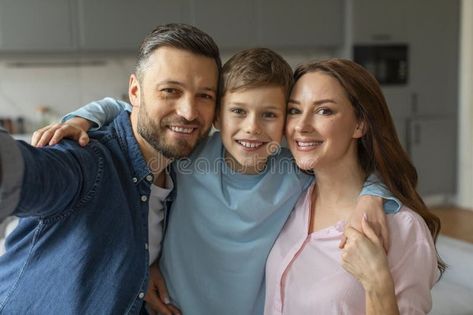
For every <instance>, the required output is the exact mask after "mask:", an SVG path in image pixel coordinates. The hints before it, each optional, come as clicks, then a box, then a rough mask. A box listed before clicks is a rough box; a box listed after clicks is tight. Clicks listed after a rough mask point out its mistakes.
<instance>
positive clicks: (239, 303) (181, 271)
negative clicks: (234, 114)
mask: <svg viewBox="0 0 473 315" xmlns="http://www.w3.org/2000/svg"><path fill="white" fill-rule="evenodd" d="M87 106H88V107H86V108H83V109H80V110H79V111H76V112H74V113H71V114H70V115H68V116H66V118H69V117H71V116H73V115H76V116H81V117H84V118H87V119H89V120H91V121H94V122H95V123H96V124H97V125H98V126H101V124H102V123H103V122H106V121H108V120H110V119H111V118H112V117H113V116H114V115H116V113H117V112H118V111H119V110H122V109H123V108H125V109H128V110H129V108H130V107H129V105H128V104H126V103H124V102H119V101H116V100H113V99H110V98H107V99H104V100H101V101H99V102H94V103H91V104H89V105H87ZM223 157H224V148H223V145H222V142H221V139H220V134H219V133H215V134H214V135H212V136H211V137H209V138H208V139H207V141H206V142H205V143H203V144H201V145H200V146H199V147H198V148H196V150H194V152H193V153H192V155H191V156H190V157H189V158H187V159H183V160H181V161H178V162H176V163H174V165H173V171H174V174H175V181H176V183H175V184H176V185H175V187H176V191H175V199H174V202H173V204H172V207H171V210H170V212H169V214H168V225H167V230H166V235H165V238H164V244H163V253H162V257H161V262H160V265H161V271H162V273H163V275H164V277H165V279H166V285H167V287H168V290H169V293H170V296H171V299H172V301H173V302H174V303H175V304H176V305H177V306H178V307H179V308H180V309H181V310H182V311H183V313H184V314H191V315H213V314H225V315H233V314H235V315H237V314H238V315H241V314H245V315H246V314H248V315H250V314H254V315H259V314H263V306H264V305H263V304H264V294H265V288H264V270H265V263H266V258H267V256H268V254H269V251H270V250H271V247H272V245H273V243H274V241H275V240H276V238H277V236H278V234H279V232H280V230H281V229H282V227H283V225H284V223H285V222H286V219H287V217H288V216H289V214H290V212H291V210H292V209H293V207H294V205H295V203H296V201H297V200H298V198H299V196H300V194H301V193H302V192H303V191H304V190H305V189H306V188H307V187H308V186H309V184H310V183H311V181H312V180H313V177H312V176H309V175H307V174H305V173H303V172H302V171H300V170H299V169H298V168H297V167H296V166H295V164H294V163H293V161H292V156H291V154H290V152H289V151H288V150H287V149H284V148H283V149H282V150H281V152H280V153H279V154H277V155H274V156H271V157H270V158H269V160H268V164H267V167H266V169H265V171H264V172H263V173H261V174H258V175H244V174H240V173H235V172H234V171H232V170H231V169H230V168H228V166H227V165H226V164H225V163H224V160H223ZM362 194H370V195H378V196H382V197H383V198H385V199H389V202H386V203H385V211H386V212H396V211H397V210H398V209H399V206H400V204H399V202H398V201H397V200H395V199H394V198H393V197H392V196H391V194H390V193H389V192H388V191H386V190H385V188H384V187H383V186H382V185H380V184H378V183H374V184H373V183H370V184H369V185H366V184H365V187H364V189H363V191H362Z"/></svg>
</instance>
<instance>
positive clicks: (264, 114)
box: [262, 112, 277, 118]
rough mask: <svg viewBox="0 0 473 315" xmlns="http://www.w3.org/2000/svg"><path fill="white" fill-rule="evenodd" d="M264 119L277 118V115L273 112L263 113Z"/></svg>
mask: <svg viewBox="0 0 473 315" xmlns="http://www.w3.org/2000/svg"><path fill="white" fill-rule="evenodd" d="M262 116H263V118H276V117H277V115H276V114H275V113H272V112H265V113H263V115H262Z"/></svg>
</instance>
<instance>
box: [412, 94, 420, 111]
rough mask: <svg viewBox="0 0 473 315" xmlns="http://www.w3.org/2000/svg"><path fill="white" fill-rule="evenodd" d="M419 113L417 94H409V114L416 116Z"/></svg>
mask: <svg viewBox="0 0 473 315" xmlns="http://www.w3.org/2000/svg"><path fill="white" fill-rule="evenodd" d="M418 111H419V96H418V95H417V93H412V94H411V113H412V114H413V115H417V113H418Z"/></svg>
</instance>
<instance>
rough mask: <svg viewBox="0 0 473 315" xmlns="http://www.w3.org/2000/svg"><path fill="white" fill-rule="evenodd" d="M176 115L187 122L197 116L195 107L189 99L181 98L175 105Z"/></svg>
mask: <svg viewBox="0 0 473 315" xmlns="http://www.w3.org/2000/svg"><path fill="white" fill-rule="evenodd" d="M176 113H177V115H179V116H181V117H183V118H185V119H186V120H187V121H193V120H195V119H196V118H197V116H198V110H197V105H196V104H195V102H194V100H193V99H192V98H191V97H188V98H183V99H182V100H181V101H180V102H179V104H178V105H177V108H176Z"/></svg>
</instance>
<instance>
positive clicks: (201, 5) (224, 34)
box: [191, 0, 257, 50]
mask: <svg viewBox="0 0 473 315" xmlns="http://www.w3.org/2000/svg"><path fill="white" fill-rule="evenodd" d="M191 16H192V24H193V25H195V26H197V27H198V28H200V29H202V30H203V31H205V32H207V33H208V34H210V35H211V36H212V37H213V39H214V40H215V42H216V43H217V45H218V46H219V47H220V48H221V49H232V50H235V49H243V48H248V47H254V46H255V45H256V39H257V38H256V33H255V24H256V23H255V4H254V1H253V0H241V1H232V0H194V1H193V2H192V5H191Z"/></svg>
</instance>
